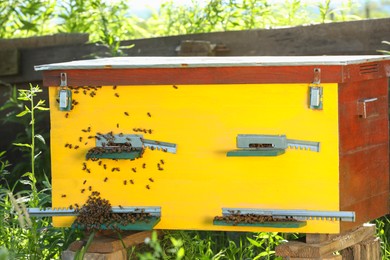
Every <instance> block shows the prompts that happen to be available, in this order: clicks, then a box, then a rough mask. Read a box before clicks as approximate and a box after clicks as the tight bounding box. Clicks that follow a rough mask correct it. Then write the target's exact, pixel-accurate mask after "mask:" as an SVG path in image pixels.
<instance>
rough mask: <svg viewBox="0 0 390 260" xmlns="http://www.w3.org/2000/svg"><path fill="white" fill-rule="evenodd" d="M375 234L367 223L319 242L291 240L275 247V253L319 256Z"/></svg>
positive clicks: (308, 256)
mask: <svg viewBox="0 0 390 260" xmlns="http://www.w3.org/2000/svg"><path fill="white" fill-rule="evenodd" d="M374 235H375V225H374V224H368V225H364V226H362V227H359V228H358V229H356V230H353V231H351V232H348V233H346V234H343V235H340V236H337V237H335V238H333V239H332V240H330V241H326V242H323V243H320V244H307V243H302V242H297V241H291V242H288V243H286V244H282V245H279V246H277V247H276V255H277V256H282V257H301V258H302V257H303V258H305V257H306V258H320V257H323V256H327V255H329V254H332V253H333V252H336V251H340V250H342V249H344V248H347V247H350V246H352V245H355V244H357V243H360V242H361V241H363V240H365V239H367V238H370V237H373V236H374Z"/></svg>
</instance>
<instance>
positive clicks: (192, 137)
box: [36, 56, 390, 233]
mask: <svg viewBox="0 0 390 260" xmlns="http://www.w3.org/2000/svg"><path fill="white" fill-rule="evenodd" d="M389 60H390V58H389V56H328V57H326V56H321V57H229V58H227V57H225V58H222V57H207V58H206V57H192V58H184V57H169V58H168V57H131V58H128V57H126V58H107V59H98V60H85V61H74V62H67V63H58V64H49V65H41V66H37V67H36V70H41V71H43V78H44V85H45V86H48V87H49V98H50V117H51V157H52V185H53V193H52V196H53V197H52V200H53V207H69V205H72V204H75V203H77V204H79V205H82V204H83V203H84V202H85V201H86V199H87V197H88V196H89V194H90V193H91V191H99V192H100V193H101V195H102V197H104V198H106V199H108V200H109V201H110V202H111V204H112V205H113V206H118V205H121V206H124V207H127V206H128V207H142V206H145V207H148V206H157V207H161V221H160V222H159V223H158V224H157V225H156V226H155V227H154V228H156V229H197V230H231V231H281V232H302V233H339V232H341V231H345V230H347V229H350V228H352V227H355V226H358V225H360V224H362V223H364V222H367V221H369V220H372V219H375V218H377V217H379V216H382V215H384V214H387V212H388V195H389V170H388V168H389V153H388V152H389V147H388V136H389V134H388V132H389V131H388V90H387V88H388V85H387V84H388V79H387V76H388V75H389V74H390V65H389V64H390V63H389ZM386 73H387V75H386ZM61 90H62V91H67V93H69V94H71V96H72V100H73V106H72V107H71V106H70V105H69V104H68V108H69V109H70V110H69V111H66V110H67V109H62V110H61V109H59V106H61V104H59V103H58V102H60V103H61V102H62V101H61V100H59V99H60V97H59V91H61ZM63 105H64V104H62V108H64V106H63ZM64 110H65V111H64ZM107 134H109V135H113V136H116V137H119V136H122V135H123V136H125V137H129V136H132V137H134V136H135V137H136V135H142V138H140V139H139V140H141V142H142V141H143V140H146V139H148V140H153V141H155V144H156V145H158V144H159V143H162V142H166V143H169V144H170V145H172V147H175V149H174V152H167V151H166V150H164V149H162V150H157V149H153V147H151V146H149V149H143V152H142V153H141V154H138V155H136V156H135V157H140V158H138V159H135V160H129V157H127V159H122V158H118V157H115V155H114V157H110V158H111V159H110V158H103V159H99V160H96V161H93V160H87V159H86V157H87V154H88V151H91V149H93V148H94V147H96V146H98V140H97V139H99V138H97V137H96V136H100V137H101V136H102V135H107ZM129 140H130V138H129ZM291 142H292V143H293V144H291ZM248 144H249V145H248ZM295 144H297V145H296V146H297V147H298V149H292V147H293V146H294V145H295ZM246 145H248V147H246ZM302 147H303V148H308V149H302ZM143 148H146V147H143ZM150 148H152V149H150ZM118 154H120V153H118ZM103 157H104V156H103ZM115 158H116V159H115ZM223 209H225V212H230V213H232V212H236V213H237V212H238V213H244V212H246V211H248V212H255V213H256V212H263V213H264V212H271V213H272V212H282V211H286V212H287V213H289V212H290V213H296V212H300V211H303V212H309V213H310V214H313V212H314V213H316V212H317V213H318V212H319V214H320V215H321V213H322V212H331V213H332V214H335V216H338V215H339V214H338V213H343V212H347V213H353V214H354V216H355V219H354V220H355V221H354V222H344V221H340V220H338V219H335V218H331V219H330V218H329V219H323V220H320V219H310V218H309V219H308V220H305V221H303V222H299V223H303V224H302V225H289V224H288V223H287V224H286V225H278V224H272V223H271V224H269V225H261V224H256V223H255V224H251V223H249V224H248V223H246V224H245V223H241V222H240V221H238V222H237V223H232V222H227V223H223V221H222V224H221V223H220V222H219V223H218V221H214V218H215V217H216V216H221V215H222V211H223ZM274 214H276V213H274ZM310 214H309V215H310ZM287 216H288V214H287ZM73 220H74V218H71V217H56V218H55V219H54V224H55V226H69V225H71V224H72V222H73ZM241 224H242V225H241ZM284 224H285V223H284Z"/></svg>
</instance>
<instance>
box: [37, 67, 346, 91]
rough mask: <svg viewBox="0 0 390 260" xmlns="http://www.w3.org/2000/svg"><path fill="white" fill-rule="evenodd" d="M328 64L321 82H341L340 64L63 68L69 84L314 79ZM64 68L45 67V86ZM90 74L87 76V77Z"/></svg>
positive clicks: (54, 83) (55, 80) (57, 78)
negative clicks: (52, 68) (318, 68)
mask: <svg viewBox="0 0 390 260" xmlns="http://www.w3.org/2000/svg"><path fill="white" fill-rule="evenodd" d="M316 67H320V68H324V67H326V69H325V70H326V73H323V74H322V76H321V82H324V83H325V82H331V83H335V82H340V81H341V80H342V79H341V76H342V71H341V69H340V66H323V67H322V66H289V67H202V68H181V69H179V68H140V69H131V70H130V69H94V70H88V69H84V70H64V71H66V73H67V77H68V85H69V86H88V85H92V86H102V85H103V86H105V85H140V84H141V85H174V84H175V85H176V84H256V83H279V84H280V83H303V82H307V83H308V84H309V83H311V82H312V81H313V75H314V74H313V71H314V68H316ZM61 72H63V71H62V70H52V71H44V72H43V73H44V80H43V84H44V86H58V85H59V83H60V73H61ZM86 75H88V77H86Z"/></svg>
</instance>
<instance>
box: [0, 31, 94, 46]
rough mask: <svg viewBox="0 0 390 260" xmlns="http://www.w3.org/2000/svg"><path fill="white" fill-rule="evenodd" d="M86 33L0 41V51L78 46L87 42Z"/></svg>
mask: <svg viewBox="0 0 390 260" xmlns="http://www.w3.org/2000/svg"><path fill="white" fill-rule="evenodd" d="M88 40H89V34H88V33H59V34H54V35H45V36H35V37H28V38H14V39H0V49H1V50H7V49H34V48H41V47H49V46H63V45H79V44H84V43H86V42H88Z"/></svg>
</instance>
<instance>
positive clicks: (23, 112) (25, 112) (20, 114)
mask: <svg viewBox="0 0 390 260" xmlns="http://www.w3.org/2000/svg"><path fill="white" fill-rule="evenodd" d="M27 113H30V111H26V110H24V111H22V112H20V113H19V114H17V115H16V116H17V117H22V116H24V115H25V114H27Z"/></svg>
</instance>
